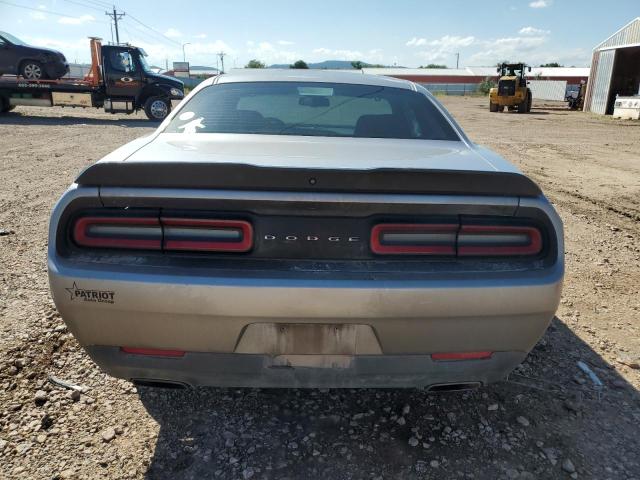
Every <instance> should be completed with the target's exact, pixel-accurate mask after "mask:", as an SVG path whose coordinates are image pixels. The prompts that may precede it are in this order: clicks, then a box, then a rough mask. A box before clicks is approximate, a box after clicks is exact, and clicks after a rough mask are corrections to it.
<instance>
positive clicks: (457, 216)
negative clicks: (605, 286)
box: [48, 70, 564, 391]
mask: <svg viewBox="0 0 640 480" xmlns="http://www.w3.org/2000/svg"><path fill="white" fill-rule="evenodd" d="M48 249H49V250H48V257H49V258H48V269H49V279H50V284H51V291H52V294H53V298H54V300H55V303H56V305H57V307H58V310H59V311H60V313H61V315H62V317H63V318H64V320H65V322H66V324H67V325H68V327H69V330H70V331H71V332H72V333H73V334H74V335H75V337H76V338H77V340H78V341H79V342H80V344H81V345H83V347H84V348H85V349H86V350H87V352H88V353H89V355H90V356H91V358H92V359H93V360H94V361H95V362H96V363H97V364H98V365H99V366H100V367H102V369H104V371H106V372H107V373H109V374H111V375H114V376H116V377H121V378H126V379H130V380H132V381H134V382H138V383H140V384H144V385H155V386H168V387H171V386H173V387H180V386H198V385H212V386H233V387H240V386H251V387H422V388H426V389H428V390H432V391H446V390H462V389H468V388H473V387H477V386H480V385H484V384H487V383H490V382H493V381H497V380H500V379H503V378H504V377H505V376H506V375H507V374H508V373H509V372H510V371H511V370H512V369H513V368H515V367H516V366H517V365H518V364H519V363H520V362H522V361H523V359H524V358H525V356H526V355H527V353H528V352H529V351H530V350H531V349H532V348H533V346H534V345H535V344H536V342H537V341H538V340H539V339H540V337H541V336H542V335H543V333H544V331H545V329H546V328H547V326H548V325H549V322H550V321H551V319H552V318H553V316H554V313H555V311H556V308H557V306H558V303H559V299H560V293H561V288H562V279H563V275H564V257H563V232H562V224H561V221H560V219H559V217H558V215H557V214H556V212H555V211H554V209H553V207H552V206H551V204H550V203H549V201H548V200H547V199H546V198H545V196H544V195H543V194H542V192H541V191H540V189H539V188H538V186H537V185H536V184H535V183H534V182H533V181H531V180H530V179H529V178H527V177H526V176H525V175H523V174H522V173H521V172H520V171H519V170H518V169H516V168H515V167H514V166H513V165H511V164H509V163H508V162H507V161H505V160H504V159H503V158H501V157H500V156H498V155H496V154H495V153H493V152H491V151H489V150H487V149H485V148H483V147H481V146H478V145H476V144H474V143H473V142H471V141H470V140H469V139H468V138H467V137H466V136H465V134H464V133H463V132H462V130H461V129H460V127H459V126H458V125H457V124H456V122H455V121H454V120H453V118H452V117H451V116H450V115H449V114H448V113H447V111H446V110H445V109H444V108H443V106H442V105H441V104H440V103H439V102H438V101H437V100H436V99H435V98H434V97H433V96H432V95H430V94H429V92H428V91H427V90H426V89H425V88H423V87H422V86H420V85H417V84H414V83H411V82H407V81H402V80H397V79H392V78H385V77H379V76H370V75H363V74H361V73H359V72H343V73H340V72H325V71H300V70H288V71H278V70H264V71H255V70H242V71H237V72H236V71H234V72H232V73H230V74H225V75H221V76H218V77H216V78H213V79H209V80H207V81H205V82H203V83H202V84H200V85H199V86H198V87H197V88H196V89H195V90H194V91H193V92H192V93H191V94H190V95H189V96H188V97H187V98H185V99H184V101H183V102H182V103H181V104H180V106H179V107H178V108H176V109H175V110H174V111H173V112H172V113H171V115H170V116H169V117H168V118H167V119H166V120H165V121H164V122H163V123H162V124H161V125H160V126H159V127H158V129H157V130H156V131H155V132H154V133H153V134H151V135H150V136H147V137H144V138H140V139H138V140H135V141H133V142H131V143H129V144H127V145H124V146H122V147H120V148H118V149H117V150H115V151H114V152H113V153H111V154H109V155H107V156H106V157H105V158H103V159H102V160H100V161H99V162H97V163H95V164H94V165H92V166H90V167H88V168H87V169H85V170H84V171H83V172H81V173H80V175H79V176H78V177H77V178H76V180H75V182H74V183H73V184H72V185H71V187H70V188H69V190H68V191H67V192H66V193H65V194H64V195H63V196H62V198H61V199H60V200H59V202H58V204H57V205H56V207H55V209H54V211H53V214H52V217H51V224H50V231H49V245H48Z"/></svg>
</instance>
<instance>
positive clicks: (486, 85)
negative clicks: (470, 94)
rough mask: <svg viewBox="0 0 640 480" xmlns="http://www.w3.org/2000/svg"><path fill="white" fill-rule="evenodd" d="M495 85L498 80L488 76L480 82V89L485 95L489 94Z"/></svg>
mask: <svg viewBox="0 0 640 480" xmlns="http://www.w3.org/2000/svg"><path fill="white" fill-rule="evenodd" d="M495 86H496V81H495V80H494V79H493V78H491V77H487V78H485V79H484V80H483V81H482V82H480V85H479V86H478V91H479V92H480V93H482V94H483V95H489V90H491V89H492V88H493V87H495Z"/></svg>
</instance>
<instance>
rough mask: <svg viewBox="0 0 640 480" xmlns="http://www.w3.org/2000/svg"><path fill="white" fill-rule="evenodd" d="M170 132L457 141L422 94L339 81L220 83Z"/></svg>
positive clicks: (191, 102) (189, 107) (194, 101)
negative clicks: (340, 82)
mask: <svg viewBox="0 0 640 480" xmlns="http://www.w3.org/2000/svg"><path fill="white" fill-rule="evenodd" d="M165 132H170V133H181V132H184V133H254V134H255V133H257V134H265V135H307V136H320V137H360V138H409V139H425V140H460V138H459V137H458V135H457V134H456V133H455V131H454V130H453V128H452V127H451V125H450V124H449V123H448V122H447V119H446V118H445V117H444V116H443V115H442V114H441V113H440V112H439V111H438V109H437V108H436V107H435V105H434V104H433V103H432V102H431V101H430V100H429V99H428V98H427V97H426V96H424V95H423V94H421V93H418V92H414V91H411V90H405V89H400V88H389V87H379V86H371V85H351V84H339V83H298V82H249V83H224V84H220V85H212V86H210V87H207V88H204V89H202V90H201V91H200V92H198V93H197V94H196V95H194V96H193V98H191V100H189V102H188V103H187V104H186V105H185V106H184V107H183V108H182V109H181V110H180V113H179V114H178V115H177V116H176V117H175V118H174V119H173V120H172V121H171V123H170V124H169V125H168V127H167V128H166V130H165Z"/></svg>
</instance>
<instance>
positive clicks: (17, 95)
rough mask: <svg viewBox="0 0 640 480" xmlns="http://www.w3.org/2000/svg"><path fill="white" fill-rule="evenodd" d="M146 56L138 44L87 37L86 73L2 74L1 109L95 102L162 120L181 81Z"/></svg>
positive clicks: (180, 94) (111, 109) (175, 99)
mask: <svg viewBox="0 0 640 480" xmlns="http://www.w3.org/2000/svg"><path fill="white" fill-rule="evenodd" d="M145 56H146V54H145V52H144V50H143V49H141V48H138V47H134V46H131V45H102V44H101V42H100V39H98V38H91V59H92V62H91V70H90V72H89V74H88V75H86V76H85V77H84V78H62V79H59V80H28V79H25V78H22V77H20V76H15V77H13V76H12V77H8V76H3V77H0V113H3V112H7V111H9V110H12V109H13V108H14V107H16V106H18V105H30V106H40V107H52V106H62V107H95V108H104V110H105V112H109V113H133V112H135V111H138V110H141V109H144V112H145V113H146V115H147V117H148V118H149V120H152V121H162V120H164V118H165V117H166V116H167V115H168V114H169V112H170V111H171V108H172V104H173V103H175V102H179V101H180V100H182V98H184V84H183V83H182V82H181V81H180V80H178V79H176V78H173V77H168V76H165V75H159V74H157V73H154V72H153V71H152V70H151V69H150V68H149V65H148V64H147V61H146V59H145Z"/></svg>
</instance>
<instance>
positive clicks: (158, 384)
mask: <svg viewBox="0 0 640 480" xmlns="http://www.w3.org/2000/svg"><path fill="white" fill-rule="evenodd" d="M131 381H132V382H133V384H134V385H135V386H136V387H151V388H164V389H171V390H184V389H187V388H190V387H191V386H190V385H189V384H186V383H182V382H173V381H170V380H150V379H145V378H134V379H132V380H131Z"/></svg>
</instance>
